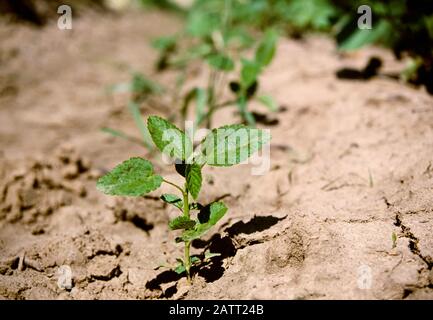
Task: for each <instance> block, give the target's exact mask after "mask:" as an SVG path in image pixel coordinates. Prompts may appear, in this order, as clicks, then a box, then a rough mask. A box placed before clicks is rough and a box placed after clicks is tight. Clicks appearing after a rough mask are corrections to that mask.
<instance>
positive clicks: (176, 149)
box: [147, 116, 193, 160]
mask: <svg viewBox="0 0 433 320" xmlns="http://www.w3.org/2000/svg"><path fill="white" fill-rule="evenodd" d="M147 128H148V129H149V132H150V135H151V137H152V140H153V142H154V143H155V145H156V146H157V147H158V149H159V150H160V151H161V152H163V153H165V154H166V155H168V156H170V157H172V158H177V159H181V160H185V159H188V157H189V156H190V155H191V153H192V149H193V145H192V142H191V139H190V138H189V137H188V136H187V135H186V134H185V133H184V132H183V131H182V130H180V129H179V128H177V127H176V126H175V125H174V124H172V123H170V122H168V121H167V120H165V119H163V118H161V117H158V116H150V117H149V118H148V119H147Z"/></svg>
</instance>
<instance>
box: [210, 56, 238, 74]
mask: <svg viewBox="0 0 433 320" xmlns="http://www.w3.org/2000/svg"><path fill="white" fill-rule="evenodd" d="M207 62H208V63H209V65H210V66H212V67H214V68H215V69H217V70H222V71H232V70H233V69H234V68H235V64H234V62H233V60H232V59H230V58H229V57H228V56H225V55H223V54H213V55H211V56H210V57H208V58H207Z"/></svg>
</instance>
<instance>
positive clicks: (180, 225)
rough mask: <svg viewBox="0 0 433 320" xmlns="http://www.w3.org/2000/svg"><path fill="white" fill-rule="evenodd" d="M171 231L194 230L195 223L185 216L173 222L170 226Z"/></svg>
mask: <svg viewBox="0 0 433 320" xmlns="http://www.w3.org/2000/svg"><path fill="white" fill-rule="evenodd" d="M168 226H169V228H170V229H171V230H178V229H186V230H189V229H192V228H194V226H195V221H194V220H191V219H190V218H188V217H185V216H179V217H176V218H174V219H173V220H171V221H170V222H169V224H168Z"/></svg>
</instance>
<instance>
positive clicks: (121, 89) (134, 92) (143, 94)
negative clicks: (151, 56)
mask: <svg viewBox="0 0 433 320" xmlns="http://www.w3.org/2000/svg"><path fill="white" fill-rule="evenodd" d="M108 92H109V93H110V94H112V93H125V92H128V93H129V94H130V95H131V98H130V101H129V102H128V111H129V113H130V114H131V116H132V118H133V119H134V123H135V125H136V127H137V129H138V130H139V132H140V136H141V140H140V139H137V138H134V137H131V136H129V135H128V134H126V133H124V132H122V131H119V130H116V129H112V128H108V127H104V128H102V131H103V132H106V133H108V134H110V135H112V136H114V137H118V138H122V139H125V140H128V141H131V142H134V143H138V144H140V145H143V146H144V147H146V148H147V149H148V150H149V151H151V150H153V144H152V139H151V138H150V135H149V131H148V129H147V126H146V124H145V123H144V121H143V118H142V115H141V110H140V106H141V104H143V103H144V102H148V100H149V98H150V97H152V96H155V95H160V94H162V93H163V92H164V88H163V87H162V86H161V85H160V84H158V83H157V82H155V81H153V80H151V79H149V78H147V77H146V76H144V75H143V74H141V73H138V72H134V73H133V74H132V76H131V80H130V81H129V82H124V83H118V84H114V85H112V86H110V87H109V88H108Z"/></svg>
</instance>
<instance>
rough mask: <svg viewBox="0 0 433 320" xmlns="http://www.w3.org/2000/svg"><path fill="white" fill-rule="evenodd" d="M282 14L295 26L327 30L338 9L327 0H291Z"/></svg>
mask: <svg viewBox="0 0 433 320" xmlns="http://www.w3.org/2000/svg"><path fill="white" fill-rule="evenodd" d="M284 15H285V16H286V17H287V19H288V22H289V23H290V24H291V25H293V26H294V27H296V28H299V29H313V30H327V29H329V28H331V26H332V20H333V19H334V18H335V17H336V16H337V15H338V11H337V9H336V8H335V7H334V6H333V4H332V2H331V1H329V0H292V1H290V2H289V3H288V6H287V8H286V10H285V13H284Z"/></svg>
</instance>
